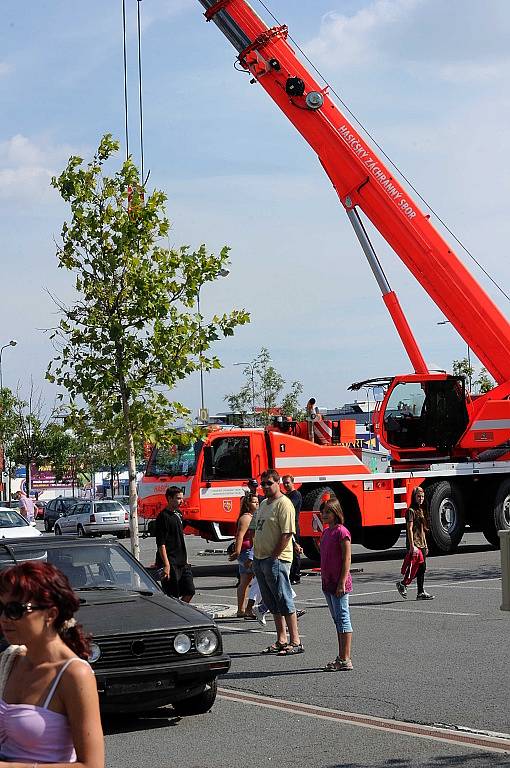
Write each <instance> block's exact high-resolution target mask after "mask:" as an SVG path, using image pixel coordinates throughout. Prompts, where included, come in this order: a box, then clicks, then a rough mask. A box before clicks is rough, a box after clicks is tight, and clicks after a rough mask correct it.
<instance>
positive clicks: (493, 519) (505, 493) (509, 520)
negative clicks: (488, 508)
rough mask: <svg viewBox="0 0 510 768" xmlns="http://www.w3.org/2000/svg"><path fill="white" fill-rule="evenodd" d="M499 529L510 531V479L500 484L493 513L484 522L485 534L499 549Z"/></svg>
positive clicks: (490, 542)
mask: <svg viewBox="0 0 510 768" xmlns="http://www.w3.org/2000/svg"><path fill="white" fill-rule="evenodd" d="M498 531H510V479H506V480H503V481H502V483H501V484H500V486H499V488H498V490H497V492H496V498H495V499H494V507H493V509H492V513H491V512H489V516H488V519H487V520H486V521H485V522H484V526H483V535H484V536H485V538H486V539H487V541H488V542H489V544H492V546H493V547H496V548H497V549H499V546H500V539H499V536H498Z"/></svg>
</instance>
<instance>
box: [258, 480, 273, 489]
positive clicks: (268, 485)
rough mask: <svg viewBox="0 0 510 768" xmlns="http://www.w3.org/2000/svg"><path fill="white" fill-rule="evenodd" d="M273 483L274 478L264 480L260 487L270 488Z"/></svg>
mask: <svg viewBox="0 0 510 768" xmlns="http://www.w3.org/2000/svg"><path fill="white" fill-rule="evenodd" d="M274 484H275V481H274V480H265V481H264V482H263V483H261V486H262V488H271V486H272V485H274Z"/></svg>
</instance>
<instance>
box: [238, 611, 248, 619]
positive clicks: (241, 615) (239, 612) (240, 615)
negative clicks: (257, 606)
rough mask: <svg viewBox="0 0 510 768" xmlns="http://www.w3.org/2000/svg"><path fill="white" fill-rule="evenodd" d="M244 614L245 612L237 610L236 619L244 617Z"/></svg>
mask: <svg viewBox="0 0 510 768" xmlns="http://www.w3.org/2000/svg"><path fill="white" fill-rule="evenodd" d="M245 616H246V614H245V612H244V611H237V613H236V619H244V617H245Z"/></svg>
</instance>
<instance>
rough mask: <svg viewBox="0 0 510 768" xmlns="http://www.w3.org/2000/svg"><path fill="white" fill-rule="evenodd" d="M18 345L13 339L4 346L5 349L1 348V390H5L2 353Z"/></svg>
mask: <svg viewBox="0 0 510 768" xmlns="http://www.w3.org/2000/svg"><path fill="white" fill-rule="evenodd" d="M17 343H18V342H17V341H15V340H14V339H11V340H10V342H9V343H8V344H4V345H3V347H0V390H2V389H3V388H4V382H3V378H2V352H3V351H4V349H7V347H15V346H16V344H17Z"/></svg>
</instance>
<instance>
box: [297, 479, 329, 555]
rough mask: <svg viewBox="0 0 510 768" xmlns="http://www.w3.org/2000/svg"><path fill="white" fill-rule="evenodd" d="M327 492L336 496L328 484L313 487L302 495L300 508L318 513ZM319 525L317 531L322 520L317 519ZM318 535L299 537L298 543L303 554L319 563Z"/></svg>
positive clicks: (320, 527) (320, 530)
mask: <svg viewBox="0 0 510 768" xmlns="http://www.w3.org/2000/svg"><path fill="white" fill-rule="evenodd" d="M327 493H329V495H330V497H331V498H336V494H335V492H334V490H333V489H332V488H330V487H329V486H328V485H323V486H321V487H320V488H314V489H313V490H312V491H308V493H307V494H305V495H304V496H303V506H302V507H301V509H302V510H305V511H307V512H317V513H319V508H320V505H321V504H322V499H323V497H324V495H325V494H327ZM319 523H320V526H318V530H317V532H318V533H320V532H322V520H319ZM319 542H320V537H317V538H315V537H313V536H310V537H307V538H302V539H300V541H299V543H300V544H301V546H302V547H303V552H304V553H305V555H306V556H307V557H308V558H309V559H310V560H313V562H316V563H320V559H321V556H320V543H319Z"/></svg>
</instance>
